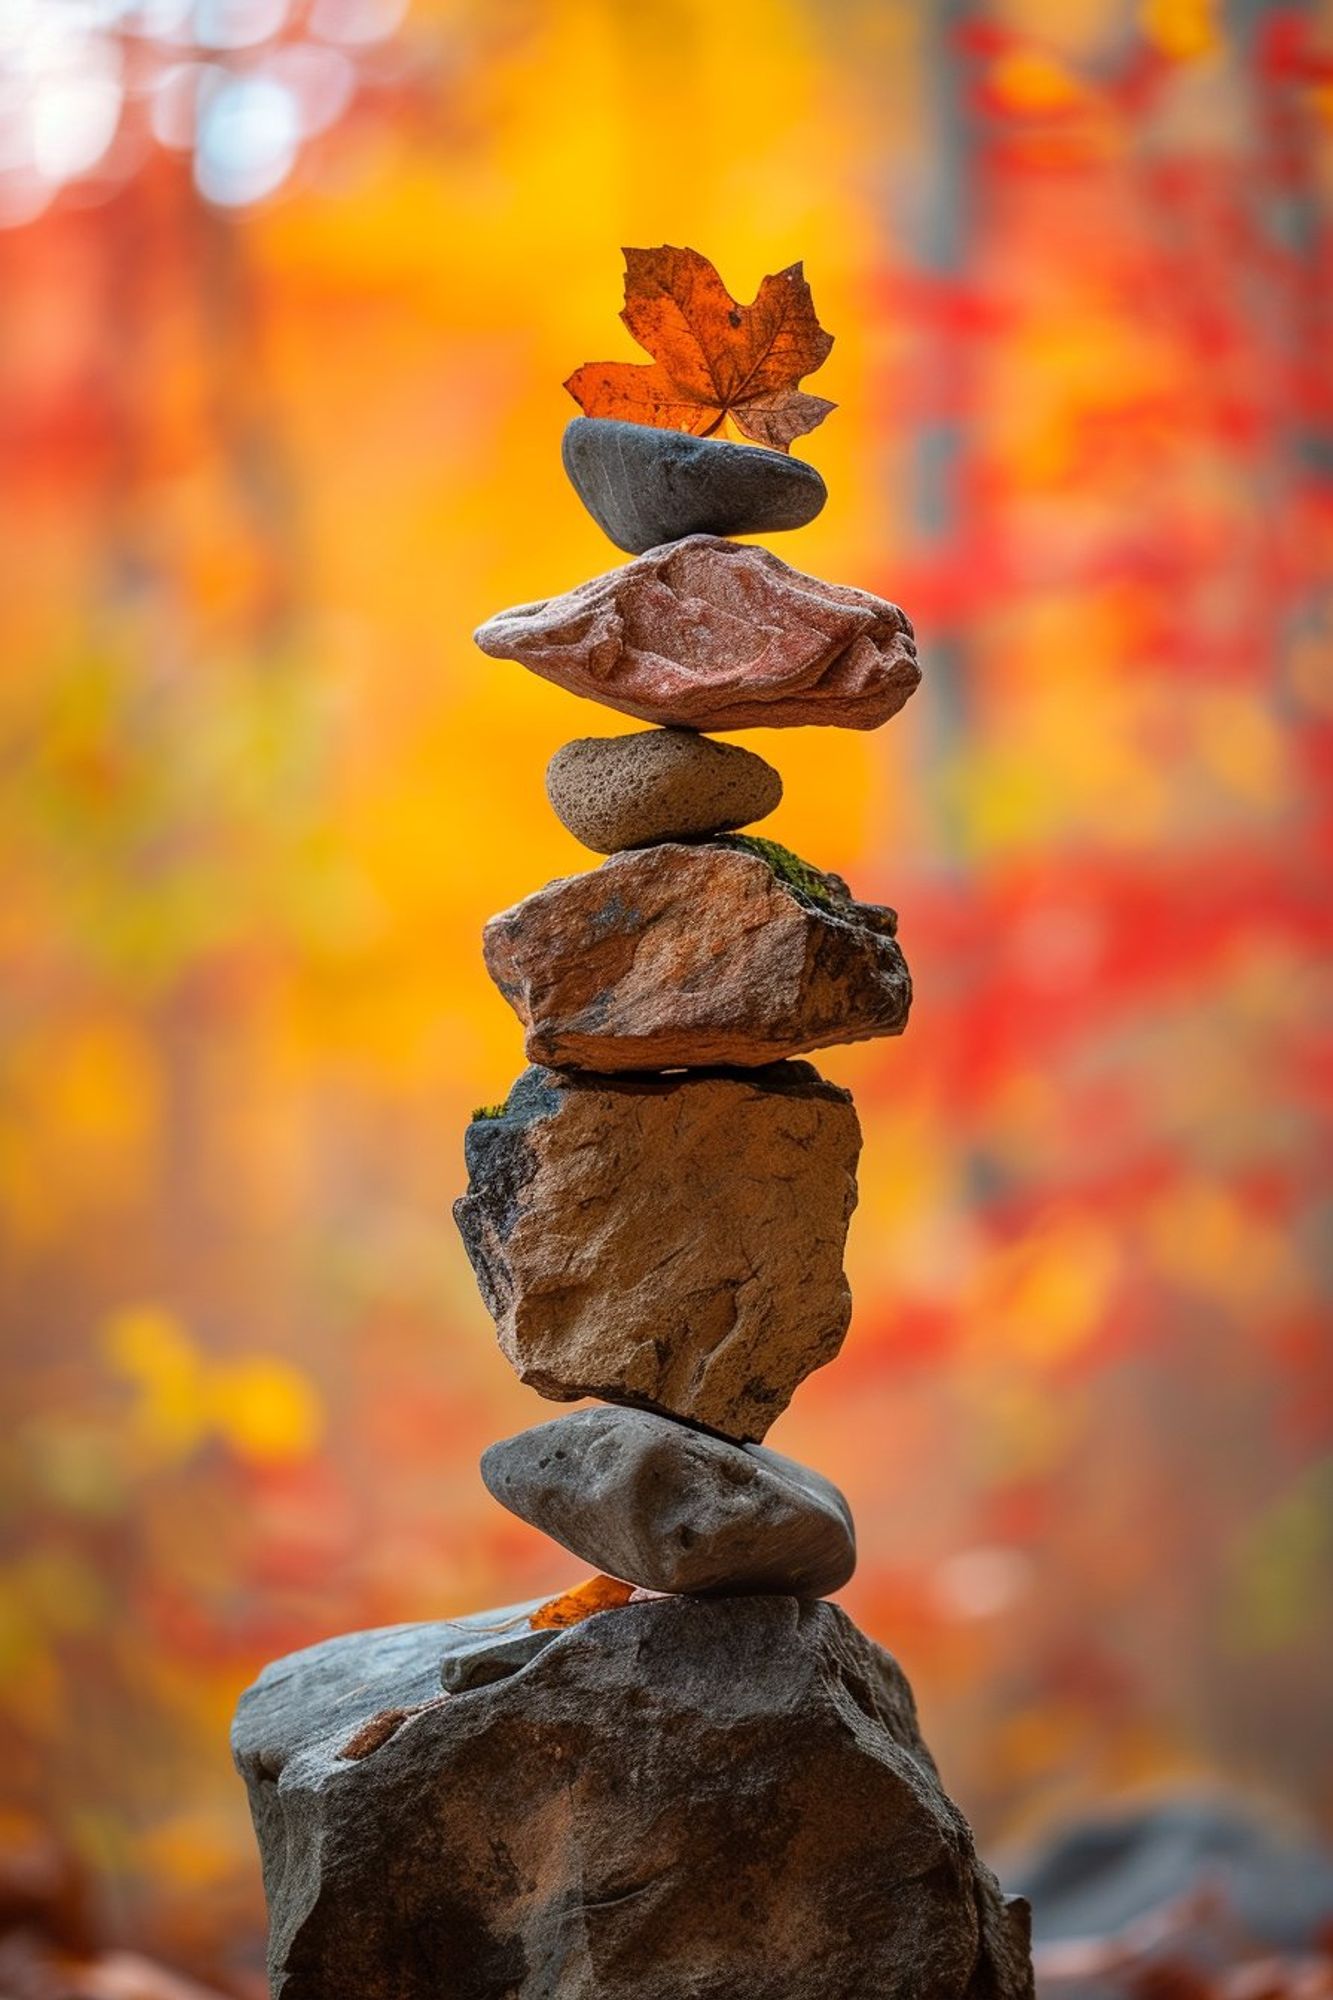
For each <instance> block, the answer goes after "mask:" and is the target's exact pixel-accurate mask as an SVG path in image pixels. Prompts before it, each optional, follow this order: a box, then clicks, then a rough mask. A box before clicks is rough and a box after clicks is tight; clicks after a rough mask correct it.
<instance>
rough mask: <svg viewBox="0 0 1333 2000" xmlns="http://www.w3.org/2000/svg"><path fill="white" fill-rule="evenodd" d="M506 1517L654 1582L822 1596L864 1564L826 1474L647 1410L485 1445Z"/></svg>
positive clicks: (651, 1585) (586, 1415) (611, 1570)
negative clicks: (858, 1564)
mask: <svg viewBox="0 0 1333 2000" xmlns="http://www.w3.org/2000/svg"><path fill="white" fill-rule="evenodd" d="M481 1476H482V1478H483V1479H484V1480H485V1482H486V1485H487V1487H488V1488H489V1489H490V1491H491V1493H492V1494H493V1495H494V1497H495V1498H496V1499H497V1500H498V1501H499V1502H500V1504H501V1506H502V1507H507V1508H508V1509H509V1511H510V1513H511V1514H517V1515H519V1516H520V1518H521V1519H522V1520H524V1521H528V1522H530V1523H531V1524H532V1526H533V1527H534V1528H541V1529H542V1530H543V1532H544V1533H546V1534H548V1535H550V1536H551V1537H552V1539H553V1540H555V1541H557V1542H559V1543H561V1545H562V1546H563V1547H564V1548H567V1549H569V1550H571V1551H572V1553H573V1554H574V1555H576V1556H581V1557H582V1558H583V1560H584V1562H588V1563H591V1564H592V1565H593V1567H594V1568H595V1569H598V1570H601V1571H603V1572H605V1573H606V1574H607V1575H609V1576H618V1577H622V1578H623V1579H624V1580H625V1582H627V1583H636V1584H640V1585H642V1586H643V1587H644V1588H645V1589H648V1590H663V1591H692V1592H718V1591H726V1592H728V1593H733V1594H740V1593H750V1592H756V1591H759V1592H769V1593H781V1594H786V1595H790V1596H792V1597H824V1596H827V1595H828V1593H829V1592H830V1591H834V1590H840V1589H841V1588H842V1586H843V1584H844V1583H846V1581H847V1579H848V1577H849V1576H850V1575H851V1573H852V1571H853V1569H854V1568H855V1566H856V1538H855V1535H854V1533H853V1530H852V1516H851V1510H850V1509H849V1507H848V1505H847V1502H846V1501H845V1500H844V1499H843V1497H842V1495H841V1493H839V1491H838V1489H837V1487H836V1486H834V1485H833V1483H832V1481H831V1480H828V1479H823V1478H821V1477H820V1475H819V1474H818V1473H817V1472H811V1471H809V1470H808V1469H807V1468H806V1467H805V1466H803V1465H798V1464H797V1463H796V1461H795V1460H794V1459H791V1458H783V1457H781V1456H780V1454H779V1453H777V1452H775V1451H767V1450H765V1448H764V1446H763V1445H755V1444H751V1445H737V1444H731V1443H729V1442H728V1441H727V1440H726V1439H725V1438H719V1437H713V1436H712V1435H711V1434H710V1433H709V1432H707V1431H698V1430H693V1429H691V1428H689V1427H688V1426H687V1425H685V1424H681V1423H677V1422H675V1421H674V1420H673V1419H672V1418H670V1417H659V1416H656V1415H654V1414H653V1412H651V1411H649V1410H627V1409H614V1408H612V1409H591V1410H576V1411H575V1412H574V1414H573V1415H572V1416H568V1417H557V1418H556V1419H555V1421H554V1423H549V1424H538V1425H537V1426H536V1428H535V1429H534V1430H528V1431H522V1432H520V1433H519V1435H518V1436H517V1437H512V1438H505V1439H504V1440H503V1441H502V1442H501V1443H499V1444H493V1445H491V1447H490V1449H489V1450H488V1451H486V1452H485V1453H483V1455H482V1461H481Z"/></svg>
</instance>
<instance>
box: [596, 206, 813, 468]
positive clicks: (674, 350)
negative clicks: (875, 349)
mask: <svg viewBox="0 0 1333 2000" xmlns="http://www.w3.org/2000/svg"><path fill="white" fill-rule="evenodd" d="M620 317H621V318H622V319H623V320H624V322H625V325H626V326H627V327H628V328H629V330H630V332H631V333H632V334H633V335H634V338H635V340H636V341H637V342H638V344H639V346H640V347H642V348H643V349H644V350H645V352H646V353H648V354H651V355H652V356H653V359H652V361H650V362H648V361H587V362H585V363H584V365H583V367H582V368H576V369H575V371H574V373H573V374H572V375H571V376H570V378H569V380H568V381H567V382H566V384H565V387H566V388H567V389H568V391H569V393H570V395H571V396H572V397H573V398H574V401H575V402H576V403H578V404H579V405H580V407H581V408H582V410H583V412H584V414H585V415H586V416H589V417H620V418H623V419H625V420H626V421H627V422H629V423H634V424H655V425H656V426H657V428H658V429H659V430H678V431H691V432H692V433H693V434H694V436H695V437H711V436H712V434H713V432H714V431H716V430H718V429H720V428H721V425H722V422H723V420H724V418H727V417H730V418H731V420H732V422H733V423H734V424H735V425H736V427H737V429H738V430H740V431H742V432H743V433H744V434H745V436H746V437H748V438H752V439H753V440H754V442H755V443H756V444H762V445H767V446H768V447H769V449H770V450H772V451H786V450H787V449H788V448H789V447H790V445H791V442H792V439H793V438H798V437H800V436H801V435H802V433H803V432H805V431H812V430H813V429H814V427H815V425H816V424H822V423H823V421H824V419H825V417H826V416H827V415H828V413H829V411H830V410H832V409H835V408H836V407H837V405H836V404H834V403H830V402H828V401H827V400H826V399H825V398H824V397H823V396H808V395H806V393H805V391H804V390H803V389H799V388H798V387H797V384H798V383H799V382H800V381H801V380H802V378H803V377H804V376H806V375H809V374H811V373H812V372H813V370H814V369H816V368H818V367H819V366H820V364H821V363H822V362H823V361H825V360H827V358H828V352H829V349H830V348H831V347H832V345H833V335H832V334H831V333H825V331H824V329H823V327H822V326H821V325H820V324H819V321H818V320H817V319H816V317H815V307H814V301H813V299H812V298H811V296H810V287H809V285H808V284H807V283H806V281H805V273H804V270H803V267H802V266H801V265H800V264H789V265H788V266H787V269H786V270H785V271H779V272H777V273H776V275H775V276H773V277H770V278H765V279H764V282H763V284H762V285H761V286H760V287H759V290H758V291H757V292H756V294H755V298H754V303H753V304H752V305H748V306H740V305H737V303H736V301H735V299H733V298H732V296H731V294H730V292H729V291H728V290H727V288H726V286H725V285H724V284H723V282H722V280H721V278H719V276H718V274H717V272H716V271H715V270H714V268H713V266H712V265H711V264H710V263H709V261H708V259H707V258H706V257H701V256H700V255H699V252H698V251H697V250H677V249H674V248H673V247H672V246H671V244H669V243H664V244H663V245H662V246H661V248H660V249H657V250H626V252H625V310H624V311H623V312H622V313H621V315H620Z"/></svg>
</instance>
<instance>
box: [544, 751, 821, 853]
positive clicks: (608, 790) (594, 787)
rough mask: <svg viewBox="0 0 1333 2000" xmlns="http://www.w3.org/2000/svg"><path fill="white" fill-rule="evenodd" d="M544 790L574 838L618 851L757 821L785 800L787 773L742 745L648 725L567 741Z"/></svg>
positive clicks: (601, 850)
mask: <svg viewBox="0 0 1333 2000" xmlns="http://www.w3.org/2000/svg"><path fill="white" fill-rule="evenodd" d="M546 796H547V798H548V799H549V800H550V801H551V805H552V807H553V808H554V810H555V813H556V817H557V818H558V819H559V820H560V821H561V823H562V825H564V826H566V827H568V829H569V831H570V832H571V833H572V834H573V836H574V838H575V840H581V841H582V842H583V844H584V846H585V847H590V848H592V850H593V852H594V853H595V854H618V853H620V851H621V849H622V848H626V847H647V846H650V845H651V844H652V842H654V841H658V840H688V839H691V838H698V837H700V836H702V835H705V834H710V833H730V832H733V831H734V830H735V828H737V827H740V826H751V825H753V823H754V821H755V820H758V819H764V818H766V817H767V815H768V814H769V813H771V812H772V811H773V809H774V807H775V806H776V805H777V804H778V803H779V801H780V800H781V798H782V779H781V778H780V777H779V776H778V774H777V772H776V771H775V770H774V769H773V766H772V765H771V764H767V763H765V761H764V759H763V758H762V757H756V756H755V754H754V752H753V750H742V749H741V748H740V746H739V745H738V744H733V743H715V742H714V741H713V740H712V738H711V737H709V736H700V735H698V734H697V733H696V732H695V731H694V730H693V729H645V730H642V731H640V732H639V733H637V734H636V735H633V736H580V737H578V738H577V739H576V740H575V741H574V742H573V743H566V744H565V746H564V748H563V749H562V750H557V751H556V753H555V755H554V757H552V759H551V761H550V763H549V764H548V765H547V767H546Z"/></svg>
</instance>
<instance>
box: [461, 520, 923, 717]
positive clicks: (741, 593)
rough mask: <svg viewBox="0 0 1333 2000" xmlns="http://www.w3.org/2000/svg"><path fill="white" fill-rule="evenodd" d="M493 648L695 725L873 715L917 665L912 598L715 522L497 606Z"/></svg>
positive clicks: (485, 628) (484, 633)
mask: <svg viewBox="0 0 1333 2000" xmlns="http://www.w3.org/2000/svg"><path fill="white" fill-rule="evenodd" d="M476 640H477V644H478V645H479V646H480V647H481V650H482V652H483V653H489V654H490V655H491V657H492V658H494V659H499V660H519V661H521V662H522V664H523V665H524V666H525V667H528V668H530V669H531V671H532V672H533V673H534V674H540V675H541V677H542V679H543V680H548V681H555V682H556V684H557V685H558V686H560V687H563V688H567V689H568V690H569V692H570V693H571V694H582V695H587V696H589V697H590V698H591V699H592V700H593V701H600V702H602V703H603V704H604V705H605V706H606V707H607V708H617V709H620V710H621V711H622V712H623V713H624V714H625V715H637V716H638V717H639V718H640V719H641V720H642V721H644V722H661V723H673V724H680V725H683V726H685V727H687V728H691V729H752V728H766V729H787V728H792V727H795V726H796V725H798V724H801V723H827V724H835V725H837V726H838V727H840V728H843V729H876V728H878V726H879V724H880V723H881V722H887V720H888V718H889V717H890V716H891V715H894V714H896V712H897V711H898V709H900V708H901V707H902V705H903V703H904V702H905V701H906V700H907V698H908V696H909V695H910V694H911V693H912V690H913V689H914V688H915V687H916V685H917V683H918V681H919V680H920V678H921V674H920V670H919V668H918V666H917V663H916V645H915V641H914V639H913V636H912V627H911V624H910V622H909V621H908V618H907V615H906V613H905V612H903V611H900V610H899V609H898V606H897V605H896V604H889V603H886V602H885V600H884V599H883V598H880V597H872V596H871V595H870V593H869V591H865V590H853V589H851V588H849V587H848V586H846V585H843V584H836V583H823V582H821V581H820V580H819V578H817V577H813V576H805V575H803V574H802V573H801V571H800V570H796V569H790V568H789V567H788V565H787V564H786V563H784V562H781V561H779V559H778V557H777V556H775V555H771V554H770V553H769V551H768V550H767V549H759V548H752V547H748V546H745V545H743V544H741V543H739V542H728V541H723V540H721V539H719V538H718V537H717V536H715V535H690V536H687V537H686V539H685V540H684V541H681V542H672V543H669V544H668V545H667V546H666V547H665V548H656V549H652V550H650V552H649V553H648V554H647V555H643V556H640V557H639V558H638V559H637V561H635V562H631V563H626V564H625V565H624V567H623V568H621V569H616V570H612V571H611V573H610V575H608V576H600V577H595V578H594V579H593V580H592V582H590V583H583V584H580V585H579V586H578V587H577V589H575V590H569V591H566V592H565V594H564V596H563V597H551V598H547V599H546V600H545V601H544V602H542V603H539V604H521V605H518V606H516V607H515V608H514V609H513V610H512V611H501V612H499V613H498V614H497V615H496V616H495V617H494V618H491V619H488V620H487V622H486V623H485V624H484V625H482V626H481V627H480V628H479V630H478V632H477V634H476Z"/></svg>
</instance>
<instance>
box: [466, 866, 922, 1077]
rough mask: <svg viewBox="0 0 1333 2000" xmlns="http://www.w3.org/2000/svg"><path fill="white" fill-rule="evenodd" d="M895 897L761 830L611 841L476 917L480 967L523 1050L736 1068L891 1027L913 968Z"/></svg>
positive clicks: (598, 1066) (581, 1061)
mask: <svg viewBox="0 0 1333 2000" xmlns="http://www.w3.org/2000/svg"><path fill="white" fill-rule="evenodd" d="M896 927H897V919H896V917H895V916H894V913H893V911H892V910H886V909H881V908H879V907H877V906H876V905H873V904H865V903H856V902H853V901H852V898H851V895H850V893H849V892H848V889H847V885H846V884H845V883H844V882H842V881H840V880H839V878H838V877H837V876H836V875H823V874H820V873H819V871H818V870H816V869H813V868H809V867H807V866H806V865H805V864H804V863H802V862H800V861H798V860H797V859H796V857H795V856H794V855H789V854H787V853H786V851H785V850H784V849H782V848H779V847H776V846H775V845H774V844H773V843H771V842H767V841H758V840H746V839H744V838H738V839H734V840H733V839H727V838H725V837H724V838H723V839H721V840H717V841H710V842H708V843H707V844H706V845H703V846H699V847H685V846H682V845H680V844H679V843H676V842H664V843H663V844H662V845H660V846H657V847H648V848H642V849H638V850H635V851H633V852H630V853H626V854H616V855H612V857H611V859H610V860H609V861H606V862H604V863H603V865H602V866H601V867H600V868H595V869H593V870H591V871H590V872H589V873H588V874H586V875H570V876H566V877H565V878H564V879H563V880H561V881H558V882H552V883H550V884H549V885H548V887H546V888H545V889H541V890H539V891H538V892H537V894H536V895H534V896H528V897H526V898H525V900H524V901H523V902H521V903H518V904H516V905H515V906H514V908H513V909H512V910H505V911H503V912H502V913H501V914H500V915H499V916H498V917H493V918H492V919H491V921H490V923H488V924H487V926H486V930H485V935H484V938H483V941H482V949H483V953H484V956H485V959H486V967H487V970H488V971H489V973H490V975H491V977H492V979H493V980H494V981H495V983H496V985H497V986H498V987H499V989H500V991H501V992H502V993H503V994H504V996H505V998H506V999H507V1000H508V1002H509V1004H510V1006H511V1007H512V1008H513V1009H514V1012H515V1013H516V1014H517V1015H518V1018H519V1020H520V1021H521V1022H522V1023H523V1026H524V1028H525V1029H526V1030H527V1035H526V1041H525V1048H526V1051H527V1055H528V1057H529V1059H530V1060H531V1061H533V1062H541V1063H549V1064H552V1065H554V1066H556V1067H559V1068H568V1069H592V1070H600V1071H607V1072H614V1071H620V1070H649V1069H675V1068H693V1067H697V1066H699V1065H702V1064H709V1063H716V1064H727V1065H736V1066H738V1067H741V1068H748V1067H749V1066H751V1065H752V1064H762V1063H769V1062H775V1061H778V1060H780V1059H781V1058H782V1057H784V1056H791V1055H798V1054H801V1053H802V1052H803V1051H805V1050H808V1049H819V1048H828V1047H830V1046H831V1045H832V1044H834V1043H839V1042H859V1041H865V1040H867V1039H868V1038H870V1037H871V1036H875V1035H898V1034H901V1033H902V1031H903V1029H904V1027H905V1026H906V1025H907V1015H908V1010H909V1008H910V1006H911V1000H912V983H911V979H910V977H909V975H908V971H907V966H906V963H905V961H904V959H903V955H902V953H901V951H900V950H899V949H898V946H897V944H896V943H895V941H894V931H895V930H896Z"/></svg>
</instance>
